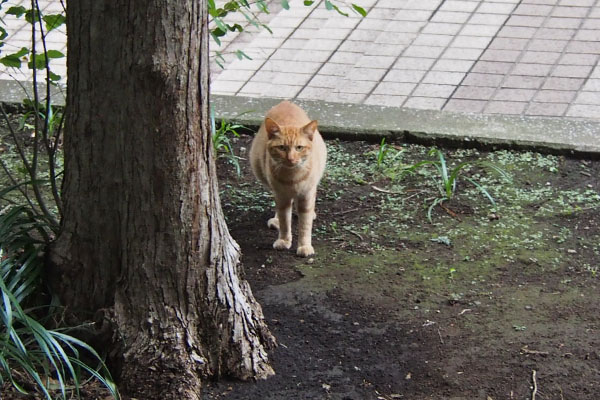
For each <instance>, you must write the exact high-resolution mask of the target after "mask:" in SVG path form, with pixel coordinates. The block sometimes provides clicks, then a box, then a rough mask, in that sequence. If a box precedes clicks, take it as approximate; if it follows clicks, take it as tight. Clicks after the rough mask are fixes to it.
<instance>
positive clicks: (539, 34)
mask: <svg viewBox="0 0 600 400" xmlns="http://www.w3.org/2000/svg"><path fill="white" fill-rule="evenodd" d="M355 2H357V3H359V4H361V5H362V6H364V7H365V8H366V9H368V10H369V15H368V17H366V18H364V19H361V18H360V17H358V16H357V15H351V16H350V17H349V18H346V17H343V16H340V15H337V14H336V13H335V12H331V11H327V10H325V8H324V7H323V6H322V5H319V6H313V7H304V6H302V1H301V0H293V1H290V4H291V6H292V7H291V9H290V10H280V11H278V12H274V13H272V14H271V15H270V16H269V18H268V22H269V26H270V27H271V28H272V30H273V35H271V34H269V33H268V32H261V33H258V34H256V33H255V34H254V35H252V36H251V35H248V34H246V33H243V34H241V35H239V36H237V37H235V38H233V40H230V42H228V43H224V44H223V46H222V48H221V51H223V52H227V51H232V50H235V49H243V50H244V51H245V52H246V53H247V54H249V55H250V56H251V57H252V60H246V59H244V60H237V59H235V58H234V59H235V60H234V61H233V62H230V63H229V64H226V66H225V69H224V70H221V69H219V68H214V69H213V71H214V72H213V83H212V91H213V93H216V94H224V95H243V96H250V97H277V98H279V97H281V98H301V99H316V100H326V101H333V102H349V103H362V104H375V105H386V106H402V107H409V108H422V109H433V110H447V111H460V112H474V113H488V114H498V113H499V114H516V115H531V116H567V117H586V118H594V119H600V67H598V59H599V57H600V0H521V1H519V0H493V1H492V0H474V1H470V0H445V1H444V0H355ZM213 47H214V46H213ZM229 58H230V59H231V58H232V57H229Z"/></svg>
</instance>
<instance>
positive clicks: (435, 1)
mask: <svg viewBox="0 0 600 400" xmlns="http://www.w3.org/2000/svg"><path fill="white" fill-rule="evenodd" d="M441 2H442V0H428V1H424V0H413V1H409V2H407V3H406V5H405V6H404V9H405V10H431V11H433V10H435V9H436V8H438V7H439V5H440V3H441Z"/></svg>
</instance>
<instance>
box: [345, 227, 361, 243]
mask: <svg viewBox="0 0 600 400" xmlns="http://www.w3.org/2000/svg"><path fill="white" fill-rule="evenodd" d="M344 230H346V231H348V232H350V233H352V234H353V235H356V237H357V238H359V239H360V241H361V242H362V241H364V239H363V237H362V236H361V235H360V234H359V233H358V232H354V231H353V230H352V229H350V228H344Z"/></svg>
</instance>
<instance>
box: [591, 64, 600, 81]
mask: <svg viewBox="0 0 600 400" xmlns="http://www.w3.org/2000/svg"><path fill="white" fill-rule="evenodd" d="M591 77H592V78H593V79H598V78H600V67H599V66H598V65H596V66H595V67H594V69H593V70H592V75H591Z"/></svg>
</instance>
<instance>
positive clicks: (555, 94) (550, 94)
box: [533, 90, 577, 103]
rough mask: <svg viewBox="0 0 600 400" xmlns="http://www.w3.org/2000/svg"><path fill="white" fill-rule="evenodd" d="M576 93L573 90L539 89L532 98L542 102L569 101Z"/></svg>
mask: <svg viewBox="0 0 600 400" xmlns="http://www.w3.org/2000/svg"><path fill="white" fill-rule="evenodd" d="M576 94H577V92H576V91H574V90H540V91H539V92H537V94H536V95H535V97H534V98H533V100H534V101H537V102H542V103H570V102H571V101H572V100H573V99H574V98H575V95H576Z"/></svg>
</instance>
